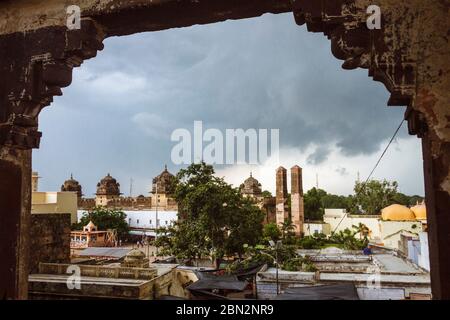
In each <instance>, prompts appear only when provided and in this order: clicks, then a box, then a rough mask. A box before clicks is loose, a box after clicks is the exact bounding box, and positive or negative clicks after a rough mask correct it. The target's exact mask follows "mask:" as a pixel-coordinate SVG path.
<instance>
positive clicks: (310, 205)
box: [303, 188, 327, 220]
mask: <svg viewBox="0 0 450 320" xmlns="http://www.w3.org/2000/svg"><path fill="white" fill-rule="evenodd" d="M326 194H327V193H326V192H325V191H324V190H322V189H317V188H312V189H310V190H308V192H306V193H305V194H304V196H303V199H304V206H305V219H306V220H322V219H323V215H324V207H323V203H322V198H323V197H324V196H325V195H326Z"/></svg>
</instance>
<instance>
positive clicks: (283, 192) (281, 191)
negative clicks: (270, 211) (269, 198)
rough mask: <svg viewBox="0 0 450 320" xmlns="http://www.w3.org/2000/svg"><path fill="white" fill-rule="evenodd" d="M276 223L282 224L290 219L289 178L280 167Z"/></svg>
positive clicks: (277, 178)
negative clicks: (288, 200)
mask: <svg viewBox="0 0 450 320" xmlns="http://www.w3.org/2000/svg"><path fill="white" fill-rule="evenodd" d="M276 175H277V177H276V183H277V185H276V206H277V207H276V221H277V224H278V225H280V224H282V223H283V222H284V221H285V220H286V219H288V218H289V211H288V207H287V196H288V192H287V178H286V169H285V168H283V167H279V168H278V169H277V171H276Z"/></svg>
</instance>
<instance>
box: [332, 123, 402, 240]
mask: <svg viewBox="0 0 450 320" xmlns="http://www.w3.org/2000/svg"><path fill="white" fill-rule="evenodd" d="M404 122H405V119H403V120H402V121H401V122H400V124H399V126H398V127H397V130H395V132H394V135H393V136H392V138H391V140H389V143H388V144H387V146H386V148H385V149H384V151H383V153H382V154H381V156H380V158H379V159H378V161H377V163H376V164H375V166H374V167H373V169H372V171H371V172H370V174H369V175H368V176H367V179H366V180H365V181H364V183H363V184H362V187H361V189H360V190H359V192H362V191H363V190H364V188H365V187H366V184H367V182H369V179H370V177H371V176H372V174H373V173H374V172H375V170H376V168H377V167H378V165H379V164H380V162H381V159H383V157H384V155H385V154H386V151H387V150H388V149H389V147H390V146H391V144H392V141H394V139H395V137H396V136H397V133H398V132H399V131H400V128H401V127H402V126H403V123H404ZM347 214H348V212H346V213H345V214H344V216H343V217H342V218H341V220H340V221H339V223H338V224H337V226H336V228H334V230H333V232H331V234H334V233H335V232H336V229H337V228H338V227H339V226H340V224H341V222H342V221H343V220H344V218H345V217H346V216H347Z"/></svg>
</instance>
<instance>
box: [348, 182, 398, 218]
mask: <svg viewBox="0 0 450 320" xmlns="http://www.w3.org/2000/svg"><path fill="white" fill-rule="evenodd" d="M397 188H398V184H397V182H396V181H393V182H389V181H387V180H382V181H378V180H370V181H369V182H367V184H364V183H361V182H356V184H355V188H354V190H355V195H354V197H353V198H352V203H351V212H354V213H364V214H379V213H380V212H381V209H383V208H384V207H387V206H389V205H391V204H393V203H395V197H396V195H397Z"/></svg>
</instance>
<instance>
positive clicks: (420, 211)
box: [411, 202, 427, 220]
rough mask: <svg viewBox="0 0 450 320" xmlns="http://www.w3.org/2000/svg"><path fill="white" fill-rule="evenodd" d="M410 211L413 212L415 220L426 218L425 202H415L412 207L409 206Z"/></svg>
mask: <svg viewBox="0 0 450 320" xmlns="http://www.w3.org/2000/svg"><path fill="white" fill-rule="evenodd" d="M411 211H412V212H414V215H415V216H416V219H417V220H426V219H427V207H426V205H425V202H422V203H421V204H416V205H415V206H414V207H411Z"/></svg>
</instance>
